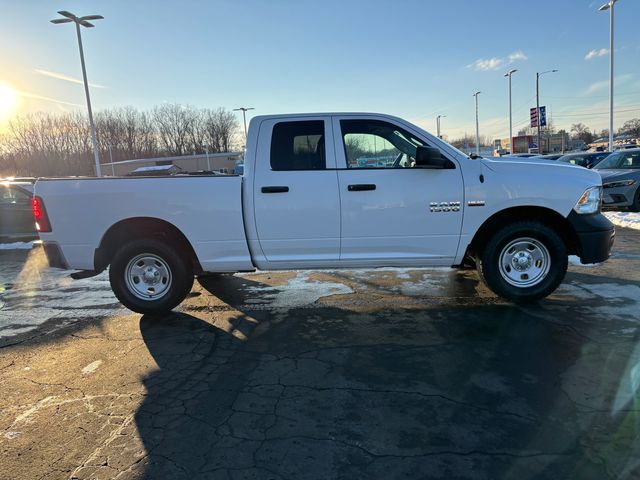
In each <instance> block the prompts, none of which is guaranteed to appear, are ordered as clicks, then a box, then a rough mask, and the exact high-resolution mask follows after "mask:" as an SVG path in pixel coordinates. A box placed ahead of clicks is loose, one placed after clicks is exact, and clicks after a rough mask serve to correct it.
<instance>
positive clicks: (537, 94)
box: [536, 70, 558, 153]
mask: <svg viewBox="0 0 640 480" xmlns="http://www.w3.org/2000/svg"><path fill="white" fill-rule="evenodd" d="M557 71H558V70H547V71H545V72H536V117H537V121H536V123H537V125H536V126H537V127H538V128H537V130H538V153H542V145H541V144H540V138H541V137H540V77H541V76H542V75H544V74H545V73H555V72H557Z"/></svg>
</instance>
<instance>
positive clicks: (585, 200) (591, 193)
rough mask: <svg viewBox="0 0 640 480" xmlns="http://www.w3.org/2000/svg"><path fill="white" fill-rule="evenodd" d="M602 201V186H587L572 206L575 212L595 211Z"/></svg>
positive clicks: (598, 209)
mask: <svg viewBox="0 0 640 480" xmlns="http://www.w3.org/2000/svg"><path fill="white" fill-rule="evenodd" d="M601 203H602V187H591V188H587V189H586V190H585V192H584V193H583V194H582V196H581V197H580V200H578V203H576V206H575V207H573V210H575V212H576V213H580V214H584V213H597V212H599V211H600V204H601Z"/></svg>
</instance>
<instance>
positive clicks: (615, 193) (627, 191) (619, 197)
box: [602, 185, 637, 207]
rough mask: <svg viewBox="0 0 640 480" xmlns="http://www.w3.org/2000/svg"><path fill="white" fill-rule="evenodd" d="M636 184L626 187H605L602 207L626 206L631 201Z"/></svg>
mask: <svg viewBox="0 0 640 480" xmlns="http://www.w3.org/2000/svg"><path fill="white" fill-rule="evenodd" d="M636 188H637V186H636V185H630V186H628V187H614V188H605V189H604V197H603V198H602V203H603V206H604V207H628V206H629V205H631V204H632V203H633V196H634V195H635V193H636Z"/></svg>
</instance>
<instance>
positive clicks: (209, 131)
mask: <svg viewBox="0 0 640 480" xmlns="http://www.w3.org/2000/svg"><path fill="white" fill-rule="evenodd" d="M94 118H95V124H96V132H97V139H98V149H99V151H100V159H101V162H102V163H106V162H109V161H111V160H113V161H118V160H130V159H134V158H152V157H160V156H177V155H188V154H192V153H205V151H207V150H208V151H209V152H212V153H215V152H228V151H231V150H233V149H234V148H236V149H237V148H240V147H241V141H242V140H241V139H242V137H241V135H240V132H239V123H238V120H237V119H236V116H235V115H234V114H233V112H230V111H228V110H225V109H223V108H218V109H208V108H195V107H191V106H184V105H177V104H163V105H159V106H157V107H155V108H152V109H151V110H147V111H141V110H138V109H136V108H133V107H124V108H116V109H111V110H103V111H100V112H97V113H96V114H95V115H94ZM94 163H95V161H94V157H93V148H92V143H91V130H90V128H89V122H88V120H87V117H86V115H84V114H81V113H64V114H52V113H38V114H31V115H25V116H20V117H16V118H15V119H14V120H12V121H11V122H9V125H8V129H7V132H6V133H5V134H3V135H2V136H0V177H2V176H56V175H61V176H62V175H93V174H94V173H95V168H94ZM107 171H108V170H107Z"/></svg>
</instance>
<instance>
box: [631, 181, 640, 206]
mask: <svg viewBox="0 0 640 480" xmlns="http://www.w3.org/2000/svg"><path fill="white" fill-rule="evenodd" d="M629 210H631V211H632V212H640V187H638V189H637V190H636V194H635V195H634V197H633V203H632V204H631V206H630V207H629Z"/></svg>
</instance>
